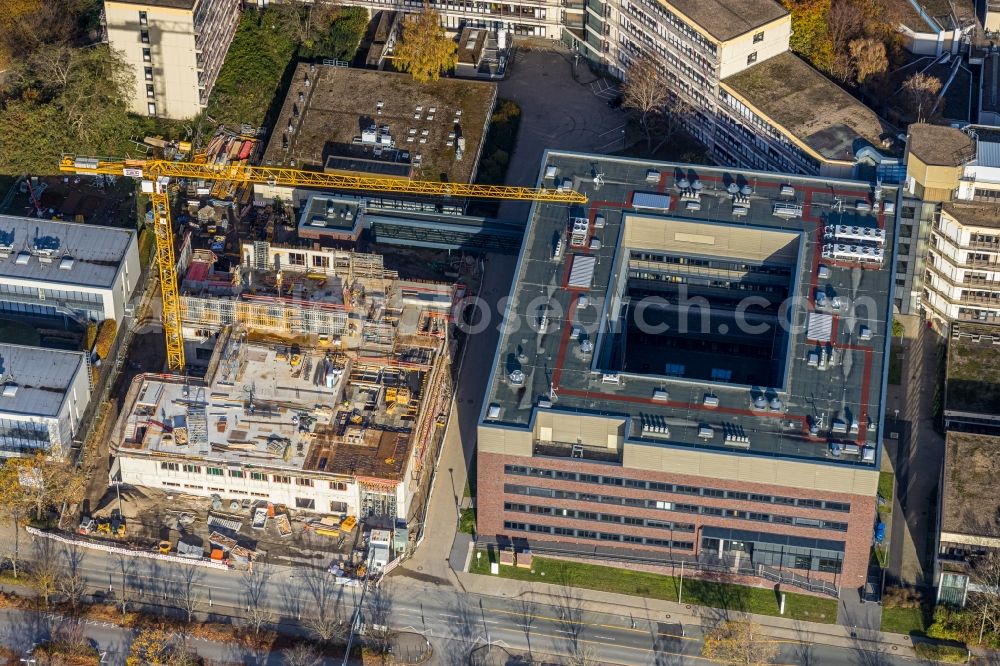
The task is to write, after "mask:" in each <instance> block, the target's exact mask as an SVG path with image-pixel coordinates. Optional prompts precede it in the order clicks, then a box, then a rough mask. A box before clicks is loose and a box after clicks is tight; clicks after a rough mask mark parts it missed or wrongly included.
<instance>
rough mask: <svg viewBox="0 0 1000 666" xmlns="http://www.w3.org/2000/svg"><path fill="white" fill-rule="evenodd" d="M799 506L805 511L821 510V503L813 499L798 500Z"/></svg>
mask: <svg viewBox="0 0 1000 666" xmlns="http://www.w3.org/2000/svg"><path fill="white" fill-rule="evenodd" d="M799 506H800V507H803V508H807V509H821V508H823V502H821V501H819V500H814V499H800V500H799Z"/></svg>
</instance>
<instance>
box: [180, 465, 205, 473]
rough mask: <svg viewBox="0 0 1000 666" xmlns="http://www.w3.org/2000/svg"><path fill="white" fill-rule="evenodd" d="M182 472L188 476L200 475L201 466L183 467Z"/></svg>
mask: <svg viewBox="0 0 1000 666" xmlns="http://www.w3.org/2000/svg"><path fill="white" fill-rule="evenodd" d="M184 471H185V472H187V473H188V474H201V465H184Z"/></svg>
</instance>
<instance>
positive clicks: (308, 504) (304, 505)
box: [295, 497, 316, 509]
mask: <svg viewBox="0 0 1000 666" xmlns="http://www.w3.org/2000/svg"><path fill="white" fill-rule="evenodd" d="M295 508H296V509H315V508H316V500H314V499H306V498H305V497H296V498H295Z"/></svg>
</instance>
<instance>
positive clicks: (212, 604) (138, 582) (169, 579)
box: [0, 551, 907, 666]
mask: <svg viewBox="0 0 1000 666" xmlns="http://www.w3.org/2000/svg"><path fill="white" fill-rule="evenodd" d="M59 557H60V558H65V559H66V560H72V562H73V565H72V566H74V567H76V569H77V570H78V571H79V572H80V573H81V574H82V576H83V577H84V579H85V580H86V581H87V582H88V584H89V585H90V586H91V588H90V590H89V592H90V593H92V594H94V595H96V596H97V597H98V598H104V599H107V600H108V601H116V600H118V599H121V598H122V594H123V593H124V595H125V596H126V598H127V599H128V600H129V603H130V604H132V605H133V606H135V605H144V606H167V607H172V608H174V609H175V610H174V612H175V613H177V612H182V611H177V610H176V609H177V608H178V607H181V608H183V607H186V606H191V607H193V608H195V609H196V610H197V611H198V615H199V616H204V615H206V614H211V615H215V616H217V617H220V618H225V617H229V618H234V617H240V616H242V615H244V614H245V613H246V611H247V608H248V606H260V607H262V608H266V609H268V610H269V611H271V615H272V617H273V618H274V621H275V622H277V623H279V624H281V625H282V626H283V627H285V628H293V627H295V626H301V623H303V622H306V621H308V620H309V619H310V618H313V617H315V616H316V615H317V614H318V613H320V612H321V610H320V609H324V610H325V612H327V613H329V614H333V613H336V614H337V615H338V616H340V617H343V618H348V617H350V616H351V614H352V613H353V612H354V609H355V608H356V607H357V606H358V604H359V602H360V601H361V595H362V592H361V590H360V588H355V587H349V586H342V585H335V584H333V582H332V578H331V577H330V576H328V575H326V574H324V573H322V572H319V571H305V570H302V569H287V568H277V567H268V566H266V565H261V566H259V567H257V569H256V570H255V572H254V573H252V574H247V573H243V572H238V571H223V570H216V569H205V568H201V567H193V566H187V565H181V564H173V563H163V562H159V561H156V560H150V559H146V558H127V557H126V558H122V557H120V556H117V555H110V556H105V554H104V553H102V552H100V551H77V552H76V554H75V555H72V556H67V555H66V554H65V553H62V552H60V553H59ZM63 566H65V567H67V569H66V570H67V571H68V570H69V566H70V565H69V564H65V563H64V564H63ZM189 590H190V592H189ZM189 600H190V601H191V602H192V603H188V602H189ZM255 600H256V601H255ZM362 619H363V621H364V622H366V623H369V624H387V625H389V626H390V627H393V628H394V629H398V630H404V629H408V630H412V631H415V632H417V633H420V634H423V635H424V636H426V637H427V638H428V639H429V640H430V641H431V642H432V643H434V644H435V645H441V644H447V645H452V646H456V647H454V648H453V649H449V650H447V651H445V652H442V651H440V650H438V652H437V656H436V657H435V659H436V661H435V663H443V664H455V666H457V665H458V664H465V663H467V661H466V659H467V656H468V653H469V651H470V650H471V649H473V648H474V647H476V646H479V645H482V644H484V643H493V644H497V645H501V646H503V647H507V648H508V649H509V650H510V651H511V652H514V653H521V654H523V653H527V652H531V653H533V654H536V655H538V654H541V655H560V656H566V655H571V654H573V653H575V652H579V651H583V650H586V651H588V652H591V653H592V654H593V656H594V657H595V658H596V659H598V660H599V661H600V662H601V663H607V664H658V665H666V664H677V665H680V664H695V663H705V660H704V659H702V658H701V657H699V656H698V654H699V653H700V651H701V634H700V628H698V627H694V626H681V625H680V624H677V623H676V622H671V620H670V618H669V617H664V618H662V621H660V622H658V623H653V622H649V621H647V620H645V619H641V620H640V619H634V620H633V619H631V618H629V617H621V616H617V615H609V614H605V613H596V612H590V611H586V610H583V608H582V602H581V601H580V600H578V599H576V598H574V596H573V592H572V590H571V589H569V588H567V592H566V596H565V597H564V599H563V600H562V601H561V602H560V603H559V604H557V605H552V604H538V603H534V602H528V601H523V602H521V601H518V600H511V599H500V598H496V597H489V596H479V595H472V594H465V593H461V592H459V591H458V590H454V589H452V588H449V587H444V586H432V585H427V584H424V583H417V582H414V581H410V580H407V579H399V580H397V579H387V581H386V584H385V586H384V587H382V588H381V589H380V590H379V591H377V592H374V593H372V592H369V593H368V594H367V595H366V597H365V599H364V603H363V604H362ZM5 625H6V626H7V630H6V633H5V634H0V640H3V642H5V643H7V642H8V641H9V640H12V639H14V638H17V639H18V640H20V641H21V642H20V643H19V644H18V645H17V647H18V649H24V647H27V645H26V644H25V642H26V641H35V640H38V638H39V637H44V633H39V632H42V631H43V629H45V627H44V626H42V625H41V624H38V623H36V625H37V626H36V627H35V628H32V624H31V623H30V622H24V623H22V624H21V625H20V626H18V625H16V624H13V625H12V624H11V623H5ZM12 627H13V631H12V630H11V629H12ZM94 631H95V632H98V633H97V635H93V636H92V637H93V638H94V639H95V640H96V641H97V642H98V644H99V645H100V647H101V649H107V650H109V651H110V652H111V654H112V655H123V654H124V653H125V652H126V641H127V640H128V637H129V634H128V633H127V632H124V630H120V629H117V628H110V627H106V628H103V629H101V628H95V629H94ZM101 632H103V633H101ZM802 640H803V643H799V642H790V641H789V642H782V643H780V644H779V647H780V652H779V658H778V659H777V660H776V662H777V663H782V664H823V665H826V664H831V665H840V664H844V665H847V664H858V665H863V666H875V665H876V664H878V665H885V666H890V665H894V664H902V663H904V662H906V661H907V660H904V659H901V658H898V657H894V656H893V655H892V654H891V652H887V653H886V654H878V653H875V652H872V651H870V650H862V649H860V647H858V648H856V649H851V648H843V647H830V646H823V645H809V640H810V637H809V636H808V635H806V634H804V635H803V638H802ZM28 645H30V642H29V643H28ZM200 649H201V646H200V645H199V650H200ZM206 649H210V648H209V647H208V646H206ZM216 649H217V650H219V651H222V650H232V649H233V648H231V647H228V646H221V645H220V646H218V647H217V648H216ZM205 656H209V657H210V658H215V659H221V658H223V657H222V656H221V655H205ZM233 657H237V655H236V654H229V656H228V657H226V658H233ZM239 658H240V659H242V658H245V656H242V655H241V656H239ZM115 659H117V656H116V657H115ZM272 659H273V657H272ZM111 663H121V662H120V661H116V660H112V661H111ZM270 663H275V662H273V661H271V662H270Z"/></svg>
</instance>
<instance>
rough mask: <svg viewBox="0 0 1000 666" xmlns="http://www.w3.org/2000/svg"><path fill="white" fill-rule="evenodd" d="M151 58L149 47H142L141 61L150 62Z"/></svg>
mask: <svg viewBox="0 0 1000 666" xmlns="http://www.w3.org/2000/svg"><path fill="white" fill-rule="evenodd" d="M152 60H153V54H152V52H151V51H150V50H149V49H143V50H142V61H143V62H152Z"/></svg>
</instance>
